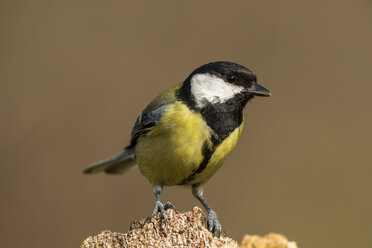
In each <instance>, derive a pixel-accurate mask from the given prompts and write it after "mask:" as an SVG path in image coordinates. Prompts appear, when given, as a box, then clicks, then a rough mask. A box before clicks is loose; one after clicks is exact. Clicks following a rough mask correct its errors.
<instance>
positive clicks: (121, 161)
mask: <svg viewBox="0 0 372 248" xmlns="http://www.w3.org/2000/svg"><path fill="white" fill-rule="evenodd" d="M135 164H136V160H135V158H134V149H133V148H129V149H125V150H124V152H122V153H119V154H116V155H114V156H112V157H110V158H107V159H105V160H102V161H99V162H97V163H95V164H93V165H91V166H90V167H89V168H87V169H85V170H84V174H94V173H98V172H101V171H103V172H105V173H109V174H122V173H124V172H126V171H127V170H129V169H130V168H131V167H132V166H133V165H135Z"/></svg>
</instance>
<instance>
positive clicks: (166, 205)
mask: <svg viewBox="0 0 372 248" xmlns="http://www.w3.org/2000/svg"><path fill="white" fill-rule="evenodd" d="M167 209H173V210H176V208H175V207H174V206H173V204H172V203H171V202H166V203H165V204H164V210H167Z"/></svg>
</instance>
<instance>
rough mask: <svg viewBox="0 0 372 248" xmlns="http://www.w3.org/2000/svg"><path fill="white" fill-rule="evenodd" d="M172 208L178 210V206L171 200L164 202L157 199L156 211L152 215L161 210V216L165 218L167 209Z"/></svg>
mask: <svg viewBox="0 0 372 248" xmlns="http://www.w3.org/2000/svg"><path fill="white" fill-rule="evenodd" d="M170 208H172V209H174V210H176V208H175V207H174V206H173V204H172V203H170V202H167V203H165V204H162V203H161V202H160V201H156V203H155V208H154V211H153V212H152V216H154V215H156V214H157V213H158V212H160V218H161V219H165V210H167V209H170Z"/></svg>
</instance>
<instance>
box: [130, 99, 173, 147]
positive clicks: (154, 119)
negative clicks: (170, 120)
mask: <svg viewBox="0 0 372 248" xmlns="http://www.w3.org/2000/svg"><path fill="white" fill-rule="evenodd" d="M169 106H170V105H169V104H168V105H164V106H161V107H160V108H157V109H155V110H154V111H151V112H147V113H146V114H144V115H142V113H141V114H140V115H139V116H138V117H137V120H136V123H135V124H134V127H133V129H132V138H131V144H130V145H129V146H128V147H127V148H131V147H134V146H135V145H136V144H137V140H138V138H139V137H140V136H141V135H143V134H146V133H147V132H149V131H150V130H151V129H152V128H153V127H155V126H156V125H158V124H159V122H160V120H161V117H162V116H163V113H164V112H165V111H166V110H167V109H168V108H169Z"/></svg>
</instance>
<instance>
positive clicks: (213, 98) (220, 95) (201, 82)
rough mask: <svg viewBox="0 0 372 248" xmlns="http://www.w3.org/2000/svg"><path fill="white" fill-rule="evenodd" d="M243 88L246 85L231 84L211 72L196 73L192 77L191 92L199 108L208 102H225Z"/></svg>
mask: <svg viewBox="0 0 372 248" xmlns="http://www.w3.org/2000/svg"><path fill="white" fill-rule="evenodd" d="M243 90H244V87H242V86H237V85H233V84H230V83H228V82H226V81H225V80H223V79H222V78H219V77H217V76H214V75H211V74H209V73H204V74H196V75H194V76H193V77H192V78H191V94H192V95H193V96H194V98H195V101H196V106H197V107H199V108H200V107H203V106H204V105H205V104H206V102H208V103H212V104H213V103H223V102H225V101H227V100H229V99H231V98H233V97H234V96H235V95H236V94H238V93H240V92H242V91H243Z"/></svg>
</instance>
